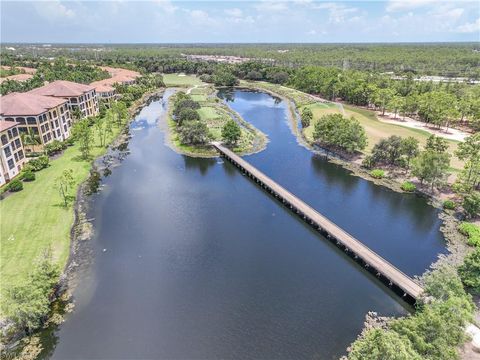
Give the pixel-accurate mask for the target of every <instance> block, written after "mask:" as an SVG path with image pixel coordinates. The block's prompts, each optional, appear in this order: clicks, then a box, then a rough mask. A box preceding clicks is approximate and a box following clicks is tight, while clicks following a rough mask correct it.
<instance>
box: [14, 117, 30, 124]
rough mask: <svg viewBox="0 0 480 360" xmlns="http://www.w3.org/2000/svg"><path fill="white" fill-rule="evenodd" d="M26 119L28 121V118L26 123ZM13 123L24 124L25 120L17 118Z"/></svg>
mask: <svg viewBox="0 0 480 360" xmlns="http://www.w3.org/2000/svg"><path fill="white" fill-rule="evenodd" d="M28 119H30V118H27V121H28ZM15 121H16V122H17V123H19V124H25V118H23V117H17V118H16V119H15Z"/></svg>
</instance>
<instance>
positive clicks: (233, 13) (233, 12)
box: [225, 8, 243, 17]
mask: <svg viewBox="0 0 480 360" xmlns="http://www.w3.org/2000/svg"><path fill="white" fill-rule="evenodd" d="M225 14H227V15H229V16H232V17H241V16H242V15H243V11H242V10H240V9H239V8H234V9H226V10H225Z"/></svg>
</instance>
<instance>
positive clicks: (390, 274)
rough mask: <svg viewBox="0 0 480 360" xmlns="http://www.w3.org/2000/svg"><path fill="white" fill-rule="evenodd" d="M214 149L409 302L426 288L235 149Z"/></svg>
mask: <svg viewBox="0 0 480 360" xmlns="http://www.w3.org/2000/svg"><path fill="white" fill-rule="evenodd" d="M212 145H213V146H214V147H215V149H216V150H217V151H218V152H219V153H220V154H221V155H222V156H223V157H224V158H225V159H227V160H228V161H230V162H231V163H232V164H233V165H235V166H236V167H237V168H238V169H240V170H241V171H242V172H243V173H245V174H246V175H247V176H248V177H249V178H251V179H252V180H253V181H255V182H256V183H257V184H258V185H259V186H261V187H262V188H263V189H265V190H266V191H267V192H268V193H270V194H272V196H274V197H275V198H276V199H278V200H279V201H281V202H282V203H283V204H284V205H285V206H286V207H288V208H289V209H291V210H292V211H293V212H295V213H296V214H297V215H298V216H300V217H301V218H302V219H303V220H304V221H305V222H307V223H308V224H310V225H311V226H312V227H313V228H315V229H316V230H318V231H319V232H320V233H322V234H324V235H325V236H326V237H327V238H328V239H329V240H330V241H332V242H333V243H334V244H335V245H336V246H337V247H339V248H341V249H342V250H344V251H345V252H346V253H347V254H348V255H349V256H351V257H352V258H353V259H354V260H355V261H356V262H358V263H360V264H362V265H363V266H364V267H365V268H366V269H367V270H368V271H369V272H370V273H372V274H374V275H375V276H377V277H378V278H379V279H380V280H381V281H382V282H383V283H385V284H386V285H387V286H389V287H390V288H392V290H394V291H395V292H396V293H398V294H399V295H400V296H402V297H403V298H404V300H405V301H407V302H409V303H412V304H413V303H415V302H416V300H417V299H418V298H419V297H420V296H421V294H422V292H423V289H422V288H421V287H420V286H419V285H418V284H417V283H416V282H415V281H414V280H413V279H412V278H410V277H409V276H408V275H406V274H404V273H403V272H402V271H400V270H399V269H397V268H396V267H395V266H394V265H392V264H391V263H390V262H388V261H387V260H385V259H384V258H383V257H381V256H380V255H379V254H377V253H376V252H374V251H373V250H371V249H370V248H368V247H367V246H366V245H364V244H363V243H362V242H361V241H359V240H357V239H356V238H354V237H353V236H352V235H350V234H349V233H347V232H346V231H344V230H343V229H341V228H340V227H339V226H337V225H336V224H335V223H333V222H332V221H330V220H328V219H327V218H326V217H324V216H323V215H321V214H320V213H319V212H317V211H316V210H315V209H314V208H312V207H311V206H309V205H308V204H306V203H305V202H304V201H302V200H301V199H299V198H298V197H296V196H295V195H294V194H292V193H291V192H289V191H288V190H287V189H285V188H284V187H282V186H281V185H279V184H278V183H276V182H275V181H273V180H272V179H271V178H269V177H268V176H267V175H265V174H264V173H262V172H261V171H260V170H258V169H257V168H255V167H254V166H252V165H251V164H249V163H248V162H247V161H245V160H243V159H242V158H241V157H240V156H238V155H236V154H235V153H234V152H233V151H231V150H229V149H228V148H226V147H225V146H223V145H222V144H221V143H219V142H213V143H212Z"/></svg>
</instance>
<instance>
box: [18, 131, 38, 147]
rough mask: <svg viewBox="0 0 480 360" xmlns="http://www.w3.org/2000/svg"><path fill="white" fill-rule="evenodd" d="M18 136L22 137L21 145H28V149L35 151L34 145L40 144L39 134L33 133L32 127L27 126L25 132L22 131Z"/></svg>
mask: <svg viewBox="0 0 480 360" xmlns="http://www.w3.org/2000/svg"><path fill="white" fill-rule="evenodd" d="M20 138H21V139H22V143H23V146H24V147H25V148H27V147H28V148H29V150H30V151H35V146H38V145H42V140H41V139H40V135H38V134H35V133H34V132H33V130H32V128H27V132H26V133H22V134H21V135H20Z"/></svg>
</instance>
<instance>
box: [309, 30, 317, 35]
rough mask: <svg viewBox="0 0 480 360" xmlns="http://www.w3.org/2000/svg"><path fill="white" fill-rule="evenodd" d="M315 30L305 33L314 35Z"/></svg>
mask: <svg viewBox="0 0 480 360" xmlns="http://www.w3.org/2000/svg"><path fill="white" fill-rule="evenodd" d="M316 34H317V31H316V30H310V31H308V32H307V35H316Z"/></svg>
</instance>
